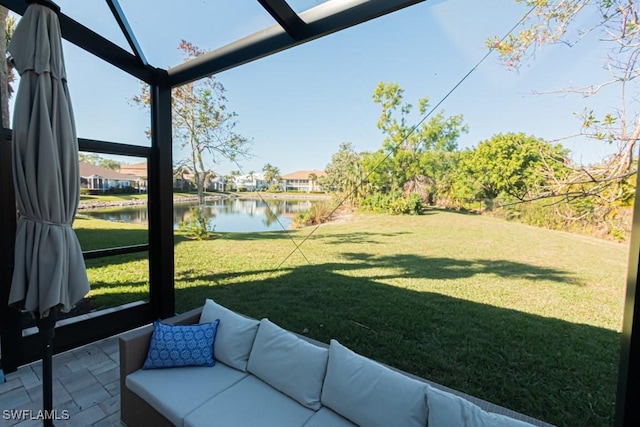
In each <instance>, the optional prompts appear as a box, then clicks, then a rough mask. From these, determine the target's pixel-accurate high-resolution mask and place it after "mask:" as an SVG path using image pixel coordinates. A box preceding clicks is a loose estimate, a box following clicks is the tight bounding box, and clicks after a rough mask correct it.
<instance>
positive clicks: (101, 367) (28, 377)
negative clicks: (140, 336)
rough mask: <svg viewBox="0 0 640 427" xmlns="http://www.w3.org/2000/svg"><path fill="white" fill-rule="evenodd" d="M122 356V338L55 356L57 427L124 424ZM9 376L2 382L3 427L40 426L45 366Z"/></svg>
mask: <svg viewBox="0 0 640 427" xmlns="http://www.w3.org/2000/svg"><path fill="white" fill-rule="evenodd" d="M118 358H119V355H118V337H117V336H114V337H110V338H107V339H105V340H102V341H98V342H95V343H92V344H88V345H86V346H84V347H79V348H76V349H74V350H70V351H67V352H65V353H60V354H57V355H55V356H54V357H53V409H54V414H55V415H56V416H57V418H58V419H57V420H56V421H55V422H54V424H55V426H56V427H66V426H74V427H75V426H96V427H98V426H100V427H107V426H116V427H121V426H122V425H123V424H122V423H121V422H120V381H119V370H118V368H119V366H118V363H119V359H118ZM5 377H6V378H5V379H6V381H5V382H4V383H3V384H0V427H4V426H19V427H26V426H29V427H31V426H41V425H42V421H41V420H38V419H37V417H38V411H40V410H42V380H41V379H42V363H41V362H34V363H32V364H29V365H25V366H22V367H20V368H19V369H18V370H17V371H16V372H12V373H10V374H6V375H5ZM63 418H66V419H63Z"/></svg>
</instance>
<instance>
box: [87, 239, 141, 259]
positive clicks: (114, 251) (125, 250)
mask: <svg viewBox="0 0 640 427" xmlns="http://www.w3.org/2000/svg"><path fill="white" fill-rule="evenodd" d="M148 250H149V245H148V244H146V243H145V244H142V245H131V246H119V247H117V248H109V249H95V250H93V251H84V252H82V256H83V257H84V259H85V260H87V259H96V258H104V257H108V256H115V255H126V254H134V253H137V252H145V251H148Z"/></svg>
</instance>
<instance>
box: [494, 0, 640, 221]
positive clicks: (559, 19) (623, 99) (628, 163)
mask: <svg viewBox="0 0 640 427" xmlns="http://www.w3.org/2000/svg"><path fill="white" fill-rule="evenodd" d="M516 1H517V2H518V3H523V4H525V5H526V6H528V7H530V8H531V10H532V12H531V13H530V14H529V15H528V18H527V19H526V20H525V21H524V22H523V24H522V25H523V27H522V29H521V30H520V31H519V32H518V33H516V34H515V35H513V36H510V37H509V38H508V39H505V40H503V41H500V40H499V39H498V38H497V37H494V38H492V39H488V40H487V45H488V46H489V47H490V48H492V49H496V50H497V51H498V53H499V54H500V57H501V60H502V61H503V63H504V64H505V65H506V66H507V67H509V68H515V69H517V68H518V67H519V66H520V65H521V64H522V63H523V62H524V61H525V60H526V59H529V58H533V56H534V54H535V52H536V51H537V49H538V48H539V47H541V46H542V45H544V44H562V45H564V46H567V47H569V48H570V47H572V46H574V45H575V44H577V43H579V42H580V41H581V40H582V39H583V38H584V37H585V36H586V35H589V34H593V35H595V36H596V37H598V39H599V46H601V47H602V48H603V50H604V52H603V54H599V55H598V56H601V57H602V58H603V66H604V68H605V69H606V70H608V71H609V74H610V77H609V78H608V79H607V80H606V81H599V82H593V83H592V84H590V85H587V86H584V87H575V86H569V87H568V88H566V89H562V90H560V91H559V92H563V93H573V94H577V95H579V96H583V97H585V98H590V97H594V96H595V95H597V94H598V93H600V91H601V90H603V89H604V88H610V89H617V90H618V91H619V94H620V95H619V100H620V103H619V104H618V105H617V107H610V108H609V109H608V111H606V110H604V111H603V110H602V109H600V110H599V112H598V113H596V112H595V110H596V108H595V107H592V106H586V107H585V108H584V110H583V111H582V112H581V113H579V114H577V116H578V118H579V120H580V124H579V126H578V127H579V131H578V132H576V135H574V136H577V137H582V138H586V139H588V140H592V141H597V142H599V143H603V142H604V143H607V144H610V145H612V146H613V147H615V153H614V154H613V155H611V156H609V157H608V158H606V159H604V160H603V161H602V162H601V163H600V164H597V165H591V166H583V165H571V166H572V171H571V173H569V174H567V176H566V177H565V179H563V180H558V181H557V182H556V185H555V186H554V187H553V188H549V189H548V191H547V192H546V194H544V195H540V196H545V197H554V198H558V197H562V198H564V199H565V201H566V202H567V203H573V202H574V201H576V200H577V199H583V201H582V202H581V204H582V205H583V206H586V208H585V210H583V211H582V212H579V213H578V215H576V218H583V217H584V214H585V213H587V211H589V212H590V213H589V215H592V216H593V215H595V216H597V217H599V218H600V220H601V221H606V220H607V217H609V216H610V215H612V214H615V212H617V211H618V208H619V207H624V206H630V203H631V200H632V199H633V196H634V194H635V185H636V183H635V178H634V176H635V175H636V169H637V144H638V138H639V137H640V113H639V112H638V110H637V106H638V98H637V96H636V95H637V93H638V91H639V89H640V87H639V85H638V77H639V76H640V73H638V60H639V58H640V22H639V18H638V9H639V8H640V4H639V3H638V2H637V1H633V0H598V1H593V0H592V1H589V0H563V1H540V0H537V1H535V0H516ZM594 17H595V18H594ZM596 55H597V54H596ZM599 107H600V108H601V106H599ZM565 137H567V136H565ZM576 206H577V204H576Z"/></svg>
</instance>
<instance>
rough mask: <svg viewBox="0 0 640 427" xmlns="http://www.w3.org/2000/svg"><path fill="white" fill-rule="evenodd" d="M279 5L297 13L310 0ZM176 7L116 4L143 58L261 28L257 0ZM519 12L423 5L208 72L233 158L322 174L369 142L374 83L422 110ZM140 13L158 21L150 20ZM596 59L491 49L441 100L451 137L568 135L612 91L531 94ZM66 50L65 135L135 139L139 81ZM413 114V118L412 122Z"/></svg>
mask: <svg viewBox="0 0 640 427" xmlns="http://www.w3.org/2000/svg"><path fill="white" fill-rule="evenodd" d="M338 1H339V0H338ZM57 3H58V4H59V5H60V6H61V8H62V11H63V12H64V13H66V14H68V15H69V16H71V17H72V18H74V19H76V20H78V21H79V22H81V23H84V24H85V25H87V26H91V27H94V28H96V29H97V31H98V32H99V33H100V34H102V35H103V36H105V37H107V38H110V39H112V40H113V41H115V42H116V43H118V44H120V45H121V46H123V47H126V42H125V41H124V37H123V36H122V35H121V34H120V33H119V29H118V27H117V25H116V23H115V21H113V20H111V19H105V18H104V16H110V15H109V11H108V9H107V6H106V4H105V3H104V2H102V1H96V2H77V1H72V0H59V1H58V2H57ZM291 3H292V4H293V6H294V8H295V9H296V10H298V11H301V10H304V9H305V8H307V7H310V6H313V5H315V4H317V3H318V0H297V1H292V2H291ZM186 4H189V7H190V9H188V8H186V7H183V8H179V9H176V8H175V2H169V1H168V0H159V1H151V0H145V1H141V0H138V1H134V0H121V5H122V8H123V9H124V11H125V12H126V14H127V16H128V18H129V20H130V24H131V26H132V28H133V29H134V32H135V34H136V36H137V38H138V39H139V41H140V44H141V46H142V49H143V51H144V53H145V55H146V56H147V59H148V60H149V62H150V63H151V64H152V65H155V66H159V67H163V68H166V67H169V66H172V65H176V64H178V63H180V62H181V57H180V52H179V51H178V50H177V46H178V43H179V41H180V39H181V38H184V39H186V40H188V41H191V42H193V43H194V44H196V45H198V46H199V47H201V48H204V49H214V48H217V47H219V46H221V45H224V44H226V43H228V42H231V41H233V40H235V39H237V38H239V37H242V36H245V35H249V34H251V33H253V32H255V31H258V30H260V29H262V28H264V27H266V26H269V25H271V24H272V23H273V21H272V20H271V18H270V17H269V15H268V14H267V13H266V12H265V11H264V10H262V8H261V7H260V6H259V5H258V3H257V2H256V1H243V2H219V1H213V0H209V1H200V2H189V3H186ZM525 12H526V10H525V9H524V8H523V7H522V6H520V5H517V4H516V3H515V2H514V1H513V0H485V1H482V2H470V1H468V0H447V1H427V2H425V3H422V4H419V5H416V6H413V7H410V8H408V9H405V10H402V11H399V12H396V13H393V14H391V15H388V16H385V17H382V18H379V19H377V20H374V21H371V22H368V23H365V24H362V25H360V26H357V27H354V28H350V29H347V30H344V31H342V32H339V33H336V34H333V35H331V36H328V37H325V38H322V39H320V40H316V41H314V42H311V43H307V44H305V45H302V46H299V47H296V48H293V49H290V50H287V51H284V52H281V53H278V54H275V55H273V56H270V57H267V58H263V59H261V60H258V61H255V62H252V63H250V64H247V65H244V66H241V67H238V68H235V69H232V70H229V71H226V72H224V73H221V74H219V75H218V76H217V78H218V79H219V80H220V81H221V82H222V83H223V84H224V85H225V87H226V88H227V91H228V92H227V95H228V98H229V104H228V105H229V108H230V109H231V110H233V111H235V112H237V113H238V118H239V123H238V127H237V129H238V131H239V132H240V133H241V134H243V135H244V136H246V137H249V138H251V139H252V140H253V146H252V153H253V157H252V158H251V159H247V160H243V161H241V163H240V168H241V170H243V171H244V172H245V173H246V172H249V171H259V170H261V169H262V167H263V166H264V164H266V163H271V164H273V165H275V166H277V167H279V168H280V170H281V172H282V173H283V174H284V173H289V172H293V171H295V170H300V169H324V168H325V166H326V165H327V163H328V162H329V161H330V159H331V155H332V154H333V153H335V152H336V151H337V149H338V147H339V145H340V143H341V142H346V141H348V142H352V143H353V144H354V145H355V147H356V149H357V150H358V151H373V150H376V149H377V148H379V147H380V146H381V143H382V140H383V138H384V136H383V135H382V134H381V133H380V131H379V130H378V129H377V128H376V121H377V119H378V115H379V113H380V110H379V106H377V105H375V104H374V103H373V102H372V100H371V95H372V93H373V90H374V89H375V87H376V85H377V83H378V82H380V81H395V82H398V83H399V84H400V85H401V86H402V87H403V88H404V89H405V99H406V101H409V102H411V103H414V104H417V100H418V99H419V98H421V97H423V96H428V97H429V98H430V100H431V104H432V105H435V104H436V103H437V102H439V101H440V100H441V99H442V98H443V97H444V96H445V95H446V93H447V92H449V90H450V89H451V88H452V87H453V86H454V85H455V84H456V83H457V82H458V81H459V80H460V79H461V78H462V77H463V76H464V75H465V74H466V73H467V72H468V71H469V70H470V69H471V68H472V67H473V66H474V65H475V64H476V63H477V62H478V61H479V60H480V59H481V58H482V57H483V56H484V55H485V53H486V47H485V44H484V41H485V39H486V38H487V37H489V36H493V35H503V34H505V33H506V32H507V31H508V30H509V29H510V28H511V27H512V26H513V25H514V24H515V23H516V22H517V21H518V20H519V19H520V17H521V16H522V15H523V14H524V13H525ZM105 14H106V15H105ZM150 15H151V16H152V17H153V19H155V20H156V22H159V23H162V25H160V26H154V25H152V22H150V19H149V16H150ZM587 19H589V18H588V17H587ZM604 55H605V53H604V52H603V51H601V50H599V46H598V43H597V39H596V38H595V37H593V36H591V37H587V38H586V39H584V40H582V41H581V42H580V43H579V44H578V45H577V46H575V47H573V48H568V47H566V46H561V45H558V46H546V47H544V49H543V50H542V51H540V52H539V53H538V54H537V55H536V58H535V60H533V61H531V62H529V63H527V65H525V66H524V67H523V68H521V70H520V71H519V72H518V73H516V72H513V71H508V70H507V69H505V68H504V67H502V66H501V65H500V64H498V62H497V57H496V56H495V55H492V56H490V57H489V58H488V59H487V60H486V61H485V62H484V63H483V64H482V65H481V66H480V67H479V69H478V70H476V71H475V72H474V73H473V74H472V75H471V76H470V77H469V78H468V79H467V80H466V81H465V82H464V83H463V84H462V85H461V86H460V87H459V88H458V89H457V90H456V91H455V92H454V93H453V94H452V95H451V96H450V97H449V98H448V99H447V100H446V101H445V102H444V103H443V104H442V106H441V108H444V109H445V111H446V113H447V114H451V115H452V114H463V115H464V121H465V123H466V124H467V125H468V126H469V128H470V132H469V133H468V134H467V135H464V136H463V137H461V138H460V140H459V145H460V147H471V146H474V145H477V143H478V142H480V141H482V140H485V139H488V138H490V137H491V136H492V135H494V134H497V133H501V132H510V131H511V132H525V133H528V134H533V135H535V136H537V137H542V138H545V139H548V140H555V139H559V138H563V137H565V136H568V135H572V134H576V133H577V132H578V131H579V125H580V122H579V120H578V119H577V118H575V116H574V114H573V113H574V112H577V111H581V110H582V109H583V108H584V107H585V106H588V107H590V108H594V109H596V110H597V111H603V110H604V109H606V108H609V107H614V106H615V105H616V95H617V94H616V93H613V92H609V93H603V94H602V95H599V96H598V97H594V98H589V99H583V98H581V97H580V96H578V95H561V94H553V95H543V96H540V95H533V94H532V92H533V91H538V92H545V91H546V92H549V91H556V90H558V89H561V88H566V87H568V86H570V85H580V84H590V83H597V82H600V81H602V80H604V79H606V78H607V77H608V75H607V72H606V71H604V70H603V67H602V65H603V58H604ZM65 57H66V62H67V70H68V74H69V89H70V92H71V96H72V100H73V103H74V109H75V114H76V124H77V128H78V135H79V136H80V137H86V138H95V139H103V140H108V141H118V142H126V143H132V144H140V145H148V144H149V142H148V141H147V139H146V137H145V133H144V131H145V129H146V128H147V127H148V123H149V118H148V115H147V114H146V113H145V112H144V111H141V110H139V109H137V108H136V107H133V106H131V105H130V102H129V100H130V99H131V97H132V96H133V95H134V94H135V93H136V92H137V91H138V89H139V83H138V82H137V81H136V79H135V78H132V77H130V76H128V75H127V74H125V73H123V72H121V71H120V70H117V69H116V68H114V67H112V66H110V65H109V64H106V63H104V62H102V61H100V60H98V59H96V58H93V57H92V56H91V55H89V54H87V53H85V52H83V51H82V50H80V49H79V48H77V47H75V46H73V45H71V44H68V43H65ZM97 82H98V83H99V84H97ZM420 118H421V117H419V116H418V115H417V114H416V115H414V116H413V117H412V119H413V120H414V122H418V121H419V120H420ZM564 145H565V146H566V147H567V148H569V149H570V150H571V152H572V156H573V158H574V159H575V160H576V161H579V162H583V163H593V162H596V161H598V160H599V159H601V158H602V157H603V156H604V155H606V154H607V150H608V147H607V146H606V145H604V144H597V143H594V142H590V141H585V140H582V139H580V138H576V139H572V140H568V141H565V142H564ZM180 155H181V154H180V153H176V157H179V156H180ZM118 159H119V160H125V161H126V162H128V163H135V162H137V161H139V159H135V158H131V159H122V158H118ZM212 167H213V169H214V170H216V171H218V172H219V173H227V172H229V171H230V170H234V169H238V166H237V165H235V164H229V163H221V164H218V165H213V166H212Z"/></svg>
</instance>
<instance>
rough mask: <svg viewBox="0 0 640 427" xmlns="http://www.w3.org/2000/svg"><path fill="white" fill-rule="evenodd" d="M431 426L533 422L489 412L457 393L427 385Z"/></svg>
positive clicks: (520, 426) (515, 426)
mask: <svg viewBox="0 0 640 427" xmlns="http://www.w3.org/2000/svg"><path fill="white" fill-rule="evenodd" d="M426 393H427V405H428V406H429V423H428V425H429V427H448V426H459V427H531V426H532V424H529V423H526V422H524V421H520V420H516V419H514V418H510V417H507V416H506V415H501V414H494V413H493V412H487V411H485V410H483V409H482V408H480V407H479V406H478V405H475V404H473V403H471V402H469V401H468V400H466V399H463V398H462V397H460V396H456V395H455V394H452V393H448V392H446V391H442V390H439V389H437V388H435V387H432V386H429V385H427V390H426Z"/></svg>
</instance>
